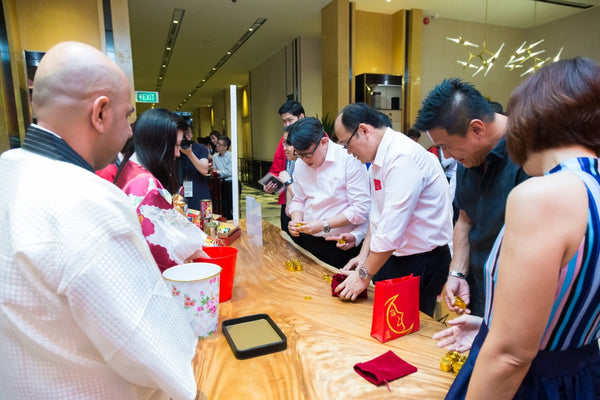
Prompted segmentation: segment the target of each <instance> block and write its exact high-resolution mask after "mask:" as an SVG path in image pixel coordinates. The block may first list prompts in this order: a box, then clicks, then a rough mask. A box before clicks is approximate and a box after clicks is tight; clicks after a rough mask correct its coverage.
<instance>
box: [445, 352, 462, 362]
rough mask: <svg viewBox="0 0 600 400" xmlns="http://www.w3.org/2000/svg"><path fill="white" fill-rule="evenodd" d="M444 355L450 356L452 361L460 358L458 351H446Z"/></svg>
mask: <svg viewBox="0 0 600 400" xmlns="http://www.w3.org/2000/svg"><path fill="white" fill-rule="evenodd" d="M446 357H448V358H450V359H451V360H452V361H458V360H460V353H459V352H458V351H449V352H448V353H446Z"/></svg>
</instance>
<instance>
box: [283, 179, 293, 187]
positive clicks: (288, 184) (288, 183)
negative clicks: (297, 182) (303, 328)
mask: <svg viewBox="0 0 600 400" xmlns="http://www.w3.org/2000/svg"><path fill="white" fill-rule="evenodd" d="M292 183H294V180H293V179H292V178H290V179H289V180H288V181H286V182H285V183H284V185H285V186H286V187H287V186H290V185H291V184H292Z"/></svg>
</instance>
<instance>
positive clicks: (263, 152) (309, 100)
mask: <svg viewBox="0 0 600 400" xmlns="http://www.w3.org/2000/svg"><path fill="white" fill-rule="evenodd" d="M297 44H298V60H297V62H298V75H299V76H298V81H299V87H298V88H297V89H298V101H300V103H302V105H303V106H304V111H305V113H306V115H307V116H310V117H316V116H317V115H318V116H319V118H322V112H321V109H322V103H321V102H322V96H321V38H320V37H315V38H311V37H302V38H299V39H298V41H297ZM293 48H294V44H293V42H290V43H288V44H287V45H286V46H285V47H284V48H282V49H281V50H279V51H278V52H276V53H275V54H273V55H272V56H271V57H269V58H268V59H267V60H265V61H264V62H263V63H261V64H260V65H259V66H258V67H256V68H254V69H253V70H252V71H250V96H251V102H252V108H251V110H252V111H251V112H252V149H253V158H254V159H256V160H264V161H270V160H272V159H273V154H274V153H275V148H276V147H277V144H278V143H279V139H280V138H281V135H282V134H283V125H282V123H281V118H280V116H279V114H278V113H277V111H278V110H279V107H281V105H282V104H283V103H285V101H286V100H287V98H286V96H287V95H293V94H294V87H293V86H294V78H295V77H294V75H293V74H294V65H293V64H294V62H295V60H294V49H293ZM333 117H334V116H330V118H333Z"/></svg>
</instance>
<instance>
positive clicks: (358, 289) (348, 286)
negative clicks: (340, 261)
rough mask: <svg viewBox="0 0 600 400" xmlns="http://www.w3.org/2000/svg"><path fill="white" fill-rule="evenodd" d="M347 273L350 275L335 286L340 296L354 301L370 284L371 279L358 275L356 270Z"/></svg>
mask: <svg viewBox="0 0 600 400" xmlns="http://www.w3.org/2000/svg"><path fill="white" fill-rule="evenodd" d="M350 261H352V260H350ZM347 265H348V264H346V266H347ZM344 268H345V267H344ZM345 275H348V277H347V278H346V280H345V281H344V282H342V283H340V284H339V285H338V287H336V288H335V291H336V292H337V293H338V294H339V295H340V298H342V299H346V300H352V301H354V300H356V298H357V297H358V295H359V294H361V293H362V292H363V291H364V290H365V289H366V288H367V286H369V281H368V280H366V279H362V278H361V277H360V276H358V271H356V270H354V271H352V272H349V273H348V271H346V273H345Z"/></svg>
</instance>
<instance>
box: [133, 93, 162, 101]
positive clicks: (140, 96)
mask: <svg viewBox="0 0 600 400" xmlns="http://www.w3.org/2000/svg"><path fill="white" fill-rule="evenodd" d="M135 101H136V102H137V103H158V92H138V91H136V92H135Z"/></svg>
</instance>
